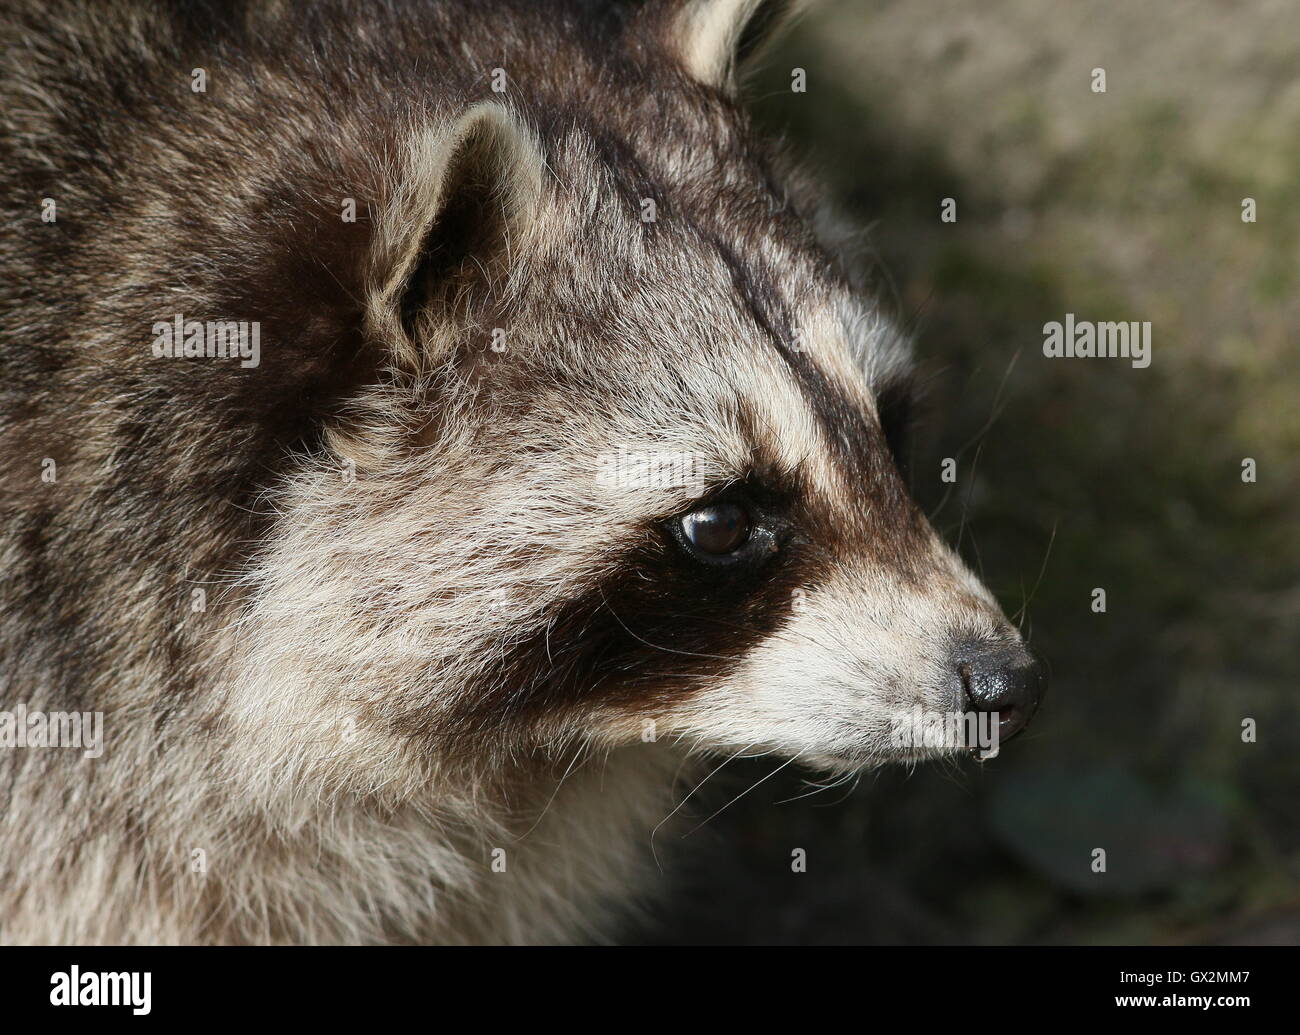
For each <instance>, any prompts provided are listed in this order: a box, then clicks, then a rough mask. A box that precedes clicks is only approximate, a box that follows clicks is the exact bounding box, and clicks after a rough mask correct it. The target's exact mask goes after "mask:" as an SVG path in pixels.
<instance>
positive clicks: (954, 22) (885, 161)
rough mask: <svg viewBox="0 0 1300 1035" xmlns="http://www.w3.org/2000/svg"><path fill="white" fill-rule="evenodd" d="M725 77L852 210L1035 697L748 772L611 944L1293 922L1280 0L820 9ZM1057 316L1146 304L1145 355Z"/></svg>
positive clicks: (1296, 48) (1298, 83) (1189, 933)
mask: <svg viewBox="0 0 1300 1035" xmlns="http://www.w3.org/2000/svg"><path fill="white" fill-rule="evenodd" d="M796 67H798V68H803V69H805V70H806V72H807V83H808V86H807V92H806V93H802V94H796V93H792V92H791V90H790V81H791V70H792V69H794V68H796ZM1094 68H1104V69H1105V71H1106V92H1105V93H1103V94H1099V93H1094V92H1093V91H1092V89H1091V82H1092V70H1093V69H1094ZM749 96H750V97H751V99H752V100H751V106H752V109H753V111H754V113H755V115H756V117H757V119H758V120H759V122H760V124H761V125H762V127H763V128H764V129H765V130H766V131H767V132H769V133H776V134H780V135H783V136H784V137H786V138H787V140H788V141H789V143H790V145H791V147H792V149H793V150H794V152H795V153H796V154H799V155H802V156H803V157H804V158H805V160H806V161H807V163H808V164H809V165H810V166H811V167H812V168H813V170H815V171H817V172H819V173H820V175H821V176H822V179H823V182H824V183H825V184H826V185H827V187H828V190H829V192H830V195H831V198H832V200H833V201H835V202H836V203H837V204H838V205H839V206H840V207H841V208H842V209H843V211H844V212H845V214H846V215H847V216H848V217H849V218H850V219H851V220H852V221H853V223H854V224H855V225H856V226H859V227H862V228H863V231H864V233H863V246H864V248H866V249H867V250H868V252H869V254H870V256H871V257H872V268H873V270H874V274H873V279H874V289H875V291H876V292H877V293H878V294H879V295H880V296H881V297H883V298H884V299H886V301H887V302H888V304H889V305H890V306H891V307H892V308H893V310H894V311H895V312H896V313H897V314H898V317H899V319H900V320H901V321H902V322H903V323H904V324H905V325H906V326H907V327H908V328H909V329H910V330H911V332H912V333H913V335H914V338H915V343H916V351H917V355H918V358H919V360H920V363H921V375H922V381H923V384H924V386H925V398H924V403H923V406H922V408H921V412H920V414H919V415H918V421H917V427H916V429H915V433H914V434H915V441H914V446H913V450H912V457H913V475H912V482H913V489H914V492H915V494H916V495H917V497H918V499H920V500H921V502H922V504H923V505H924V507H925V508H926V510H927V512H929V513H930V514H932V515H933V516H934V521H935V523H936V525H937V526H938V527H939V528H940V529H941V531H943V532H944V534H945V535H946V536H947V538H948V539H949V541H950V542H954V543H957V542H960V548H961V552H962V554H963V555H964V556H965V557H966V558H967V560H968V562H969V563H970V564H971V565H972V566H973V567H974V568H975V569H976V570H977V571H982V572H983V574H984V578H985V581H986V582H987V584H988V585H989V586H990V587H991V588H992V589H993V590H994V592H996V593H997V594H998V596H999V598H1000V599H1001V601H1002V603H1003V605H1004V607H1005V609H1006V611H1007V613H1008V614H1009V615H1010V616H1012V617H1013V618H1016V619H1017V620H1020V619H1023V628H1024V631H1025V632H1026V633H1027V634H1028V635H1029V636H1030V637H1031V642H1032V643H1033V645H1034V647H1035V648H1037V649H1038V650H1039V651H1040V652H1042V653H1043V654H1044V655H1045V656H1046V658H1047V660H1048V661H1049V663H1050V666H1051V670H1052V687H1051V691H1050V693H1049V695H1048V697H1047V700H1046V702H1045V704H1044V706H1043V708H1042V710H1041V711H1040V712H1039V715H1038V717H1037V719H1036V720H1035V722H1034V724H1033V726H1032V727H1031V728H1030V729H1029V731H1028V732H1027V733H1026V734H1023V735H1022V736H1021V737H1020V738H1017V739H1016V741H1015V742H1014V743H1012V744H1010V745H1008V746H1007V748H1006V749H1005V750H1004V751H1003V753H1002V757H1000V758H997V759H995V760H993V761H990V762H988V763H985V764H984V765H983V766H979V765H977V764H975V763H974V762H969V761H965V762H962V763H960V764H958V765H955V766H933V765H932V766H926V767H921V768H918V769H916V770H915V771H914V772H910V773H909V772H906V771H903V770H888V771H883V772H880V773H876V774H868V775H866V776H864V777H863V779H862V780H861V782H860V784H859V785H858V786H857V787H856V788H854V789H852V790H850V789H849V788H847V787H843V788H840V789H837V790H830V791H820V792H818V793H813V794H811V796H807V797H800V796H802V795H807V794H808V792H809V791H815V790H816V788H815V787H812V786H810V785H809V784H807V783H806V782H805V779H806V774H799V773H797V772H795V771H794V767H793V766H791V767H788V768H786V769H785V770H783V771H782V772H780V773H778V774H777V775H775V776H773V777H772V778H771V779H768V780H766V781H765V782H762V783H760V784H758V786H756V787H754V788H753V789H752V790H751V791H749V793H747V794H745V795H744V797H742V798H740V800H738V801H736V802H735V803H734V804H732V805H730V806H729V807H727V808H725V809H724V811H722V812H721V813H720V814H719V815H718V816H716V817H715V818H713V819H711V820H709V822H708V823H707V824H705V825H704V826H703V827H702V828H700V829H698V830H696V831H695V832H693V833H691V834H690V835H689V837H687V838H686V839H685V840H682V841H680V842H679V843H678V845H677V846H676V848H675V849H674V850H671V851H670V852H669V853H668V857H667V861H666V862H665V872H664V881H665V882H666V883H667V884H668V885H669V886H671V888H672V889H673V893H672V894H670V895H668V896H666V897H665V899H664V900H663V901H661V902H659V903H657V904H655V905H653V906H652V907H651V909H652V913H651V915H650V916H649V917H648V918H647V920H646V921H645V923H644V924H642V925H641V926H640V927H638V928H637V929H636V931H635V932H634V933H633V935H632V937H631V939H630V940H634V941H641V942H652V943H698V942H742V943H746V942H753V943H844V942H853V943H893V944H921V943H925V944H933V943H952V944H969V943H984V944H1000V943H1061V942H1070V943H1124V944H1146V943H1151V944H1169V943H1225V944H1229V943H1287V944H1294V943H1297V942H1300V636H1298V633H1300V621H1298V618H1300V464H1298V462H1297V458H1298V457H1300V406H1298V405H1297V400H1298V399H1300V290H1298V288H1300V279H1298V277H1297V274H1300V6H1298V5H1296V4H1295V3H1294V2H1292V0H1249V2H1238V3H1231V2H1227V0H1147V2H1144V3H1141V4H1136V3H1129V2H1125V0H1111V2H1091V0H1074V2H1071V3H1068V4H1067V3H1043V2H1039V0H981V2H980V3H978V4H975V3H969V2H966V0H906V2H904V0H890V2H886V0H842V2H838V3H837V2H833V0H822V2H821V3H820V4H817V5H815V6H814V7H813V9H812V10H811V11H810V12H809V13H808V14H807V15H806V16H805V17H804V18H803V19H802V21H801V22H800V23H799V25H798V27H797V28H796V30H795V31H794V32H793V33H792V34H791V35H789V36H788V37H787V38H786V39H785V40H784V42H783V43H782V44H780V45H779V46H778V47H777V49H776V50H775V51H774V52H773V53H772V54H771V55H770V57H769V59H768V61H767V63H766V71H765V72H764V73H763V74H762V75H761V76H760V77H759V78H758V80H757V81H756V82H754V83H753V84H752V85H751V89H750V91H749ZM948 197H951V198H954V199H955V200H956V202H957V217H958V219H957V222H956V223H943V222H941V221H940V218H939V216H940V205H941V202H942V199H944V198H948ZM1244 198H1254V199H1255V202H1256V206H1257V221H1256V222H1254V223H1245V222H1243V221H1242V200H1243V199H1244ZM1067 312H1073V313H1075V314H1076V315H1077V317H1078V318H1079V319H1081V320H1082V319H1091V320H1149V321H1151V323H1152V325H1153V326H1152V342H1153V346H1152V362H1151V366H1150V367H1149V368H1147V369H1134V368H1133V367H1132V366H1131V365H1130V364H1129V363H1128V361H1125V360H1119V359H1113V360H1082V359H1053V360H1049V359H1046V358H1045V357H1044V356H1043V354H1042V343H1043V331H1042V326H1043V324H1044V323H1045V322H1047V321H1049V320H1063V319H1064V316H1065V314H1066V313H1067ZM944 457H955V458H956V459H957V461H958V479H957V483H956V485H955V486H947V485H944V484H943V483H942V482H941V481H940V479H939V470H940V462H941V460H942V458H944ZM1247 457H1249V458H1253V459H1254V460H1255V461H1256V464H1257V468H1258V475H1257V479H1258V480H1257V481H1256V482H1255V483H1253V484H1249V483H1244V482H1243V480H1242V461H1243V459H1244V458H1247ZM945 490H951V491H945ZM1097 587H1100V588H1104V589H1105V591H1106V598H1107V610H1106V612H1105V613H1104V614H1097V613H1094V612H1093V610H1092V607H1091V604H1092V591H1093V589H1094V588H1097ZM1245 719H1253V720H1255V724H1256V729H1257V739H1256V742H1255V743H1244V742H1243V739H1242V723H1243V720H1245ZM778 764H779V763H778V762H774V761H770V760H763V761H755V762H752V763H746V762H740V761H738V762H735V763H732V764H731V765H729V766H727V767H726V768H725V769H724V770H723V771H722V772H721V773H720V774H719V775H718V776H717V777H715V778H713V779H712V780H711V781H710V782H709V784H708V785H706V788H705V789H704V790H702V791H701V792H700V793H699V794H698V795H696V796H695V797H693V798H692V799H691V801H690V802H688V804H687V806H686V808H685V809H684V810H683V811H684V812H687V813H689V816H688V821H687V823H686V829H689V828H690V827H691V826H694V825H695V824H696V823H699V822H701V821H703V820H705V819H706V818H707V817H708V816H709V815H710V814H711V813H713V812H714V811H715V810H717V809H719V808H721V807H722V806H723V805H725V804H726V803H727V802H728V801H729V800H730V799H731V798H733V797H735V796H736V795H738V794H740V793H741V792H742V791H745V789H746V788H747V787H750V786H751V785H753V784H754V783H755V782H756V781H759V780H761V779H762V778H763V777H765V776H768V775H769V773H771V771H772V769H773V768H775V767H776V765H778ZM688 789H689V787H688V786H683V787H681V788H680V792H681V793H682V794H684V793H685V792H686V791H687V790H688ZM791 799H798V800H791ZM672 836H673V837H674V839H676V835H672ZM661 847H662V846H661ZM796 848H802V849H804V850H805V851H806V853H807V872H806V873H795V872H792V869H791V853H792V852H793V850H794V849H796ZM1095 848H1104V849H1105V850H1106V855H1107V869H1106V873H1105V874H1096V873H1093V872H1092V870H1091V868H1090V864H1091V861H1092V852H1093V850H1094V849H1095ZM660 855H661V857H662V856H664V855H665V852H664V851H661V852H660Z"/></svg>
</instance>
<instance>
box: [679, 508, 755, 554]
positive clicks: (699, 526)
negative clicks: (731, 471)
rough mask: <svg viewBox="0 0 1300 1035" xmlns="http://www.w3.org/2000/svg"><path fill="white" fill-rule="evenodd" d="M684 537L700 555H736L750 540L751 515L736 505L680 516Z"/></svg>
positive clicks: (695, 511)
mask: <svg viewBox="0 0 1300 1035" xmlns="http://www.w3.org/2000/svg"><path fill="white" fill-rule="evenodd" d="M680 520H681V529H682V536H683V537H684V538H685V539H686V541H687V542H688V543H690V545H691V546H693V547H694V548H695V549H696V550H699V551H700V552H701V553H705V554H710V555H712V556H714V557H718V556H722V555H724V554H729V553H735V551H737V550H739V549H740V548H741V547H742V546H744V545H745V543H746V541H747V540H748V539H749V514H747V513H746V512H745V509H744V508H743V507H741V506H739V505H738V504H735V503H714V504H712V505H711V506H708V507H701V508H700V509H699V510H693V511H691V512H690V513H689V514H685V515H683V516H682V517H681V519H680Z"/></svg>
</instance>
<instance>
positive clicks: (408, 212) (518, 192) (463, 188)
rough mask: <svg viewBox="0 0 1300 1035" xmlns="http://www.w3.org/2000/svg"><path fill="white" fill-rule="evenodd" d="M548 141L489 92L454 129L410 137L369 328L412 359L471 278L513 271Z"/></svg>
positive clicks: (383, 232) (376, 261) (375, 279)
mask: <svg viewBox="0 0 1300 1035" xmlns="http://www.w3.org/2000/svg"><path fill="white" fill-rule="evenodd" d="M543 168H544V162H543V158H542V151H541V148H540V146H539V145H538V144H537V141H536V139H535V138H534V137H533V135H532V134H531V133H530V132H529V131H528V130H527V128H526V127H525V126H524V125H523V124H522V123H521V122H520V121H519V119H518V118H517V116H515V115H514V114H513V113H512V112H511V111H510V110H509V109H507V108H506V107H504V106H503V105H501V104H496V103H493V102H491V101H484V102H482V103H480V104H476V105H475V106H474V107H472V108H470V109H469V110H468V111H466V112H465V114H464V115H462V116H461V117H460V118H459V119H458V120H457V121H456V123H455V124H454V125H453V126H452V127H451V129H450V130H449V131H445V132H442V133H438V132H434V131H428V132H424V133H420V134H417V135H416V136H415V137H414V138H413V139H412V141H411V145H410V148H409V153H408V156H407V163H406V171H405V174H404V175H403V178H402V181H401V184H400V186H399V188H398V190H397V191H396V193H395V194H394V195H393V197H392V198H391V200H390V201H389V203H388V204H387V206H386V207H385V209H384V211H383V212H382V214H381V216H380V219H379V226H378V232H377V234H376V236H375V246H374V248H373V251H372V276H371V279H370V282H371V284H372V285H373V290H371V291H370V292H369V298H368V300H367V320H368V323H369V325H370V331H371V333H373V334H375V335H377V336H378V337H379V338H380V339H381V340H384V341H386V342H389V343H390V344H391V347H392V348H393V350H394V352H395V353H396V358H397V359H398V361H399V362H404V363H406V364H408V365H415V364H417V363H418V362H419V359H420V355H421V352H422V351H423V349H424V345H423V344H422V343H424V342H427V340H428V339H429V338H430V337H431V336H432V333H433V329H434V328H435V327H436V326H437V324H438V322H439V321H443V322H444V323H445V321H446V319H447V317H449V316H452V315H453V314H454V311H455V310H456V308H457V306H459V305H460V304H462V303H463V302H464V300H465V296H466V293H467V292H468V291H470V290H471V289H472V288H473V287H474V286H475V285H478V286H481V287H484V288H486V289H489V290H490V288H491V284H492V282H493V280H494V279H495V278H496V277H499V276H502V275H504V274H505V272H506V271H507V266H508V256H509V255H510V254H511V252H512V245H511V242H512V241H514V240H515V239H516V238H518V237H519V236H520V235H522V234H523V233H525V232H526V231H527V229H528V228H529V227H530V226H531V225H532V223H533V219H534V217H535V215H536V211H537V203H538V200H539V198H540V196H541V190H542V170H543Z"/></svg>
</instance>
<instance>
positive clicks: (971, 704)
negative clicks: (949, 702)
mask: <svg viewBox="0 0 1300 1035" xmlns="http://www.w3.org/2000/svg"><path fill="white" fill-rule="evenodd" d="M956 656H957V671H958V673H959V674H960V675H961V685H962V689H963V690H964V692H965V697H966V705H967V707H968V708H969V709H971V710H972V711H977V712H997V715H998V739H999V740H1009V739H1010V738H1011V737H1013V736H1015V735H1016V734H1017V733H1019V732H1020V731H1021V730H1022V729H1024V728H1025V727H1026V726H1027V725H1029V720H1030V719H1032V718H1033V716H1034V712H1035V711H1037V710H1038V703H1039V701H1041V700H1042V698H1043V693H1044V692H1045V691H1046V690H1047V673H1046V672H1045V671H1044V669H1043V664H1042V661H1041V660H1040V659H1039V658H1038V656H1037V655H1036V654H1034V652H1033V651H1031V650H1030V649H1029V648H1028V647H1025V646H1023V645H1021V644H1001V643H987V642H972V643H965V644H962V646H961V647H960V648H958V650H957V654H956Z"/></svg>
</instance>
